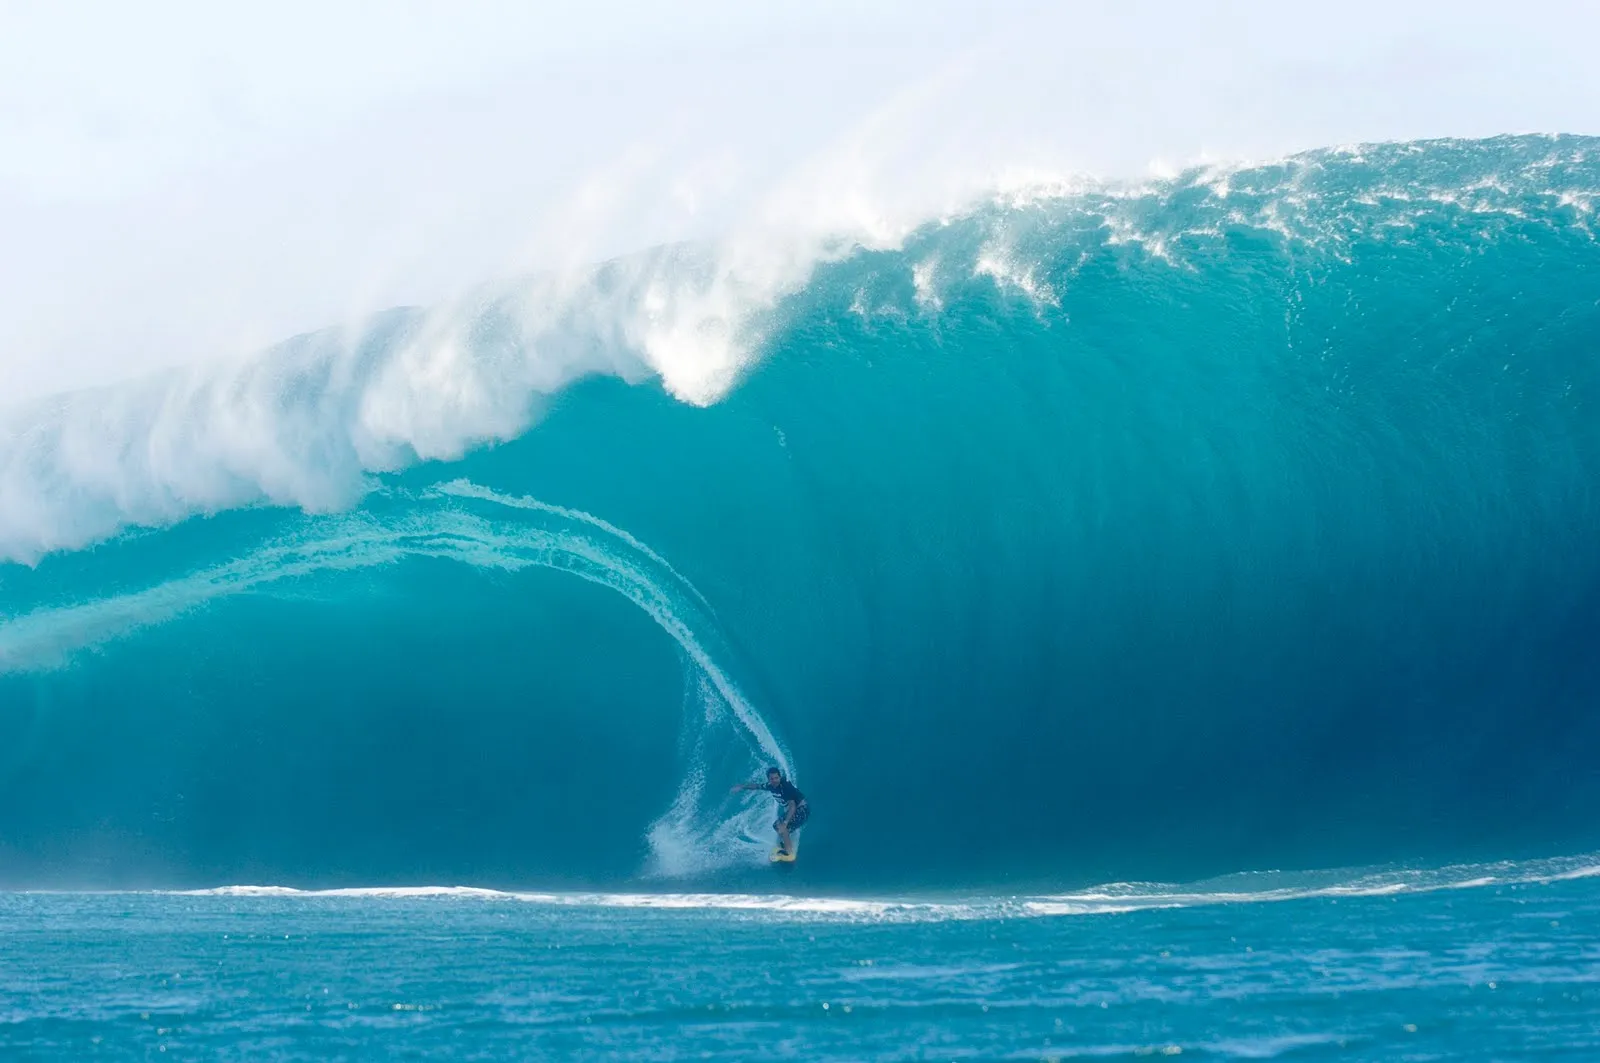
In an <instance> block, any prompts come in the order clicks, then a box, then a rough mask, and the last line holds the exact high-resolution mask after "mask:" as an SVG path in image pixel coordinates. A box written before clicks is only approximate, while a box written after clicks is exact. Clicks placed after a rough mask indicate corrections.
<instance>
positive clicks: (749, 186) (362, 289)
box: [0, 0, 1600, 403]
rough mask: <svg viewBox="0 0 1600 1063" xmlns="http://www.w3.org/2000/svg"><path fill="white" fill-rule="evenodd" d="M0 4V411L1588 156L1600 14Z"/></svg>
mask: <svg viewBox="0 0 1600 1063" xmlns="http://www.w3.org/2000/svg"><path fill="white" fill-rule="evenodd" d="M239 6H240V5H219V4H215V3H172V2H169V3H162V2H145V3H140V4H113V3H110V2H109V0H108V2H106V3H104V4H72V3H26V2H17V0H0V403H5V402H10V401H14V400H17V399H21V398H26V397H31V396H37V395H40V394H44V393H47V392H50V391H53V390H59V389H63V388H68V387H77V386H83V385H86V384H91V383H96V382H102V381H106V380H110V379H116V378H119V377H124V376H127V375H130V374H133V373H138V372H143V371H147V370H149V369H151V368H154V367H157V366H161V365H167V364H173V363H176V362H183V361H191V360H196V359H203V358H207V357H214V356H221V355H231V354H237V353H241V352H246V351H250V350H253V349H256V348H259V347H261V346H263V345H265V344H267V343H270V342H272V341H274V340H278V339H281V338H284V337H285V336H287V335H290V334H292V333H294V332H297V331H303V330H305V329H309V328H315V327H318V326H321V325H325V324H329V323H333V322H336V321H340V320H345V319H348V318H350V317H351V316H352V315H358V314H361V313H364V312H366V311H369V310H371V309H376V308H379V307H382V306H386V305H392V304H395V303H400V302H419V301H428V300H432V299H437V298H440V297H441V296H443V295H446V294H448V293H450V292H451V291H453V290H458V289H460V288H462V287H464V286H468V285H471V284H473V283H475V282H479V281H485V280H489V279H492V278H495V277H499V276H504V275H507V274H514V273H517V272H520V271H523V270H527V269H535V268H545V267H552V266H561V265H564V264H569V263H572V262H575V261H588V260H592V259H595V258H600V257H604V256H607V255H612V254H617V253H621V252H625V251H629V250H634V249H637V248H639V247H642V246H645V245H648V244H650V243H655V242H660V241H662V240H666V239H676V238H682V237H705V236H715V235H717V234H719V233H723V232H726V231H729V230H732V229H737V228H739V227H741V226H750V225H757V224H759V225H766V226H772V225H776V226H794V227H802V228H803V227H822V228H829V227H833V228H840V227H848V226H849V225H852V224H857V223H859V222H860V221H861V219H862V217H863V216H865V215H870V214H872V213H873V212H874V211H879V210H882V211H885V212H896V211H899V212H905V211H913V212H914V211H915V210H917V209H919V208H922V207H928V208H929V209H931V208H932V207H934V206H937V205H938V204H939V203H941V202H944V201H946V200H948V198H949V197H950V196H951V195H953V194H955V193H957V192H959V191H961V190H962V189H967V188H971V187H972V186H973V185H974V184H982V183H987V182H990V181H993V180H995V179H998V178H1000V177H1002V176H1005V175H1007V174H1013V175H1014V174H1017V173H1059V172H1067V171H1074V172H1081V171H1087V172H1091V173H1096V174H1101V175H1107V176H1121V175H1138V174H1140V173H1143V172H1147V171H1148V170H1149V169H1150V167H1151V166H1152V164H1155V165H1158V166H1163V167H1171V166H1174V165H1178V164H1182V163H1185V162H1189V161H1194V160H1196V159H1200V158H1213V159H1217V158H1236V157H1260V156H1265V155H1275V154H1281V153H1283V152H1286V151H1291V150H1296V149H1301V148H1307V147H1315V146H1321V145H1326V144H1330V143H1345V142H1350V141H1355V140H1370V139H1391V138H1409V137H1419V136H1440V135H1461V136H1477V135H1487V134H1492V133H1498V132H1530V131H1538V132H1580V133H1600V64H1597V63H1595V62H1594V61H1593V42H1594V41H1595V40H1600V5H1596V4H1594V3H1592V2H1583V3H1579V2H1565V0H1560V2H1558V0H1524V2H1520V3H1515V4H1507V3H1503V2H1497V3H1493V4H1491V3H1482V2H1476V0H1467V2H1456V3H1410V4H1408V3H1405V2H1401V0H1390V2H1381V3H1380V2H1372V0H1346V2H1341V3H1290V2H1287V0H1278V2H1275V3H1266V2H1261V0H1236V2H1232V3H1229V2H1214V3H1211V4H1195V3H1188V2H1178V0H1172V2H1160V3H1158V2H1154V0H1119V2H1104V3H1099V2H1096V3H1076V4H1074V3H1057V4H1050V5H1043V4H1024V3H1008V2H1005V0H1000V2H992V3H986V4H982V5H979V4H976V3H966V4H953V3H949V2H946V0H920V2H915V3H912V2H905V3H901V2H887V3H832V2H821V0H807V2H804V3H800V2H793V3H764V2H761V0H743V2H726V3H724V2H708V0H687V2H678V3H674V4H645V3H639V2H623V0H588V2H585V3H526V2H524V3H491V2H479V3H471V2H462V3H452V4H444V3H437V4H423V3H384V4H379V3H376V2H372V3H338V2H331V0H327V2H319V3H308V2H301V0H280V2H275V3H273V4H271V5H260V6H259V7H258V8H257V10H256V11H255V12H254V13H249V12H246V13H242V14H241V13H240V12H239V11H238V10H235V9H236V8H238V7H239Z"/></svg>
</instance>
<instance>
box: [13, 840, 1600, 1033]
mask: <svg viewBox="0 0 1600 1063" xmlns="http://www.w3.org/2000/svg"><path fill="white" fill-rule="evenodd" d="M1480 870H1481V869H1480ZM1528 870H1529V869H1527V868H1523V869H1517V868H1508V867H1497V868H1494V869H1491V870H1486V871H1483V873H1482V874H1480V875H1479V879H1480V880H1481V879H1484V878H1493V877H1494V876H1498V878H1495V880H1494V881H1490V882H1487V883H1484V884H1480V885H1476V886H1467V887H1465V888H1460V887H1461V885H1462V882H1463V880H1462V879H1460V878H1459V875H1458V877H1457V879H1456V880H1455V885H1456V887H1457V888H1441V889H1436V890H1433V891H1431V892H1419V890H1421V889H1424V888H1425V887H1426V886H1428V885H1429V884H1430V883H1431V884H1433V885H1440V884H1441V882H1439V881H1435V880H1434V879H1430V878H1429V877H1428V876H1409V877H1407V876H1403V875H1396V876H1391V877H1390V878H1389V879H1386V880H1384V882H1383V883H1379V884H1375V883H1374V882H1372V881H1365V882H1358V883H1357V882H1353V883H1347V884H1346V885H1345V886H1342V887H1340V886H1334V887H1331V888H1329V887H1326V886H1323V887H1321V888H1312V889H1296V888H1293V887H1292V886H1290V884H1289V883H1287V882H1286V881H1284V880H1274V881H1273V882H1272V883H1270V885H1271V886H1272V888H1274V889H1276V890H1278V891H1279V892H1280V894H1282V895H1284V896H1285V897H1286V898H1287V899H1281V900H1278V901H1276V902H1272V901H1267V900H1265V899H1263V898H1265V897H1267V896H1270V895H1272V894H1270V893H1268V892H1267V891H1265V890H1264V889H1263V888H1262V887H1263V885H1266V884H1263V883H1262V882H1259V881H1257V882H1250V883H1235V884H1233V886H1232V889H1233V890H1234V891H1236V892H1234V893H1232V894H1231V895H1232V896H1233V897H1234V898H1236V899H1234V900H1232V901H1229V900H1225V899H1223V897H1222V896H1220V895H1219V893H1218V887H1217V886H1215V885H1213V886H1211V887H1209V889H1210V890H1211V893H1210V895H1209V896H1206V895H1202V896H1198V897H1196V896H1189V897H1175V896H1172V895H1166V896H1152V895H1151V891H1150V890H1148V889H1146V890H1136V889H1126V890H1123V891H1120V895H1119V896H1117V897H1114V898H1110V899H1106V898H1104V897H1103V896H1102V897H1098V898H1096V897H1089V898H1082V897H1080V898H1077V899H1058V900H1056V901H1054V902H1046V901H1042V900H1031V901H1030V900H1028V899H1026V898H1019V897H1009V898H994V897H990V898H979V897H966V898H946V899H945V900H943V901H937V902H935V901H928V900H915V899H912V900H903V901H902V902H900V903H888V904H874V903H869V902H848V901H838V900H835V901H823V900H819V899H811V900H809V901H806V900H796V899H793V898H788V899H785V898H783V897H780V896H771V895H767V896H749V897H739V896H728V895H722V896H717V897H700V898H695V897H685V896H682V895H679V896H675V897H674V896H666V897H662V896H657V897H649V896H641V895H601V896H589V897H581V896H561V895H542V896H538V895H521V896H518V895H512V894H483V893H476V894H474V893H463V892H455V893H449V892H447V893H443V894H436V895H430V896H406V895H404V893H403V892H401V893H397V894H394V895H382V894H377V895H375V894H373V893H357V894H354V895H334V896H313V895H304V894H302V895H286V896H285V895H276V896H275V895H251V893H250V891H236V892H232V893H222V894H215V893H213V894H208V895H202V896H174V895H159V894H37V893H35V894H14V893H13V894H0V943H3V944H0V948H3V950H4V963H3V964H0V1055H4V1057H5V1058H7V1059H29V1060H55V1059H70V1060H82V1059H155V1058H161V1059H196V1060H199V1059H205V1060H246V1059H248V1060H261V1059H273V1060H278V1059H284V1060H287V1059H304V1060H366V1059H418V1058H452V1059H528V1060H536V1059H551V1060H555V1059H561V1060H586V1059H639V1060H688V1059H696V1060H748V1059H796V1060H807V1061H816V1063H820V1061H828V1060H862V1059H875V1060H886V1061H887V1060H930V1061H932V1060H1064V1059H1083V1058H1092V1059H1135V1058H1157V1059H1160V1058H1169V1057H1174V1056H1181V1057H1182V1058H1200V1059H1289V1060H1323V1059H1326V1060H1396V1059H1408V1060H1444V1059H1449V1060H1505V1059H1550V1060H1557V1059H1568V1060H1587V1059H1593V1058H1595V1057H1596V1055H1597V1054H1600V887H1597V882H1600V879H1596V878H1594V877H1585V878H1575V879H1567V880H1561V879H1556V880H1553V881H1552V880H1551V878H1550V876H1551V875H1552V874H1562V873H1565V874H1574V873H1584V872H1585V868H1584V867H1580V866H1578V865H1573V866H1570V867H1566V868H1565V870H1564V871H1562V872H1556V871H1554V868H1553V867H1545V868H1542V869H1536V871H1537V873H1536V874H1535V877H1534V879H1531V880H1530V879H1528V878H1527V877H1526V874H1523V873H1525V872H1527V871H1528ZM1593 872H1594V868H1593V866H1592V863H1591V865H1590V866H1588V867H1587V874H1589V875H1591V876H1592V875H1593ZM1519 874H1521V878H1522V880H1521V881H1518V877H1519ZM1541 874H1542V875H1543V878H1542V879H1541V878H1540V877H1539V876H1540V875H1541ZM1252 888H1253V889H1254V890H1255V893H1254V894H1253V896H1254V898H1255V899H1253V900H1241V899H1237V898H1239V897H1240V896H1241V894H1240V893H1239V892H1237V891H1239V890H1244V891H1245V894H1244V896H1250V895H1251V894H1249V892H1248V891H1249V890H1251V889H1252ZM1384 890H1399V892H1384ZM1145 904H1149V905H1162V906H1161V907H1141V905H1145ZM650 905H671V907H652V906H650ZM1119 908H1122V909H1131V910H1120V911H1119V910H1118V909H1119ZM1095 909H1099V910H1098V911H1094V914H1082V913H1088V912H1091V911H1093V910H1095ZM1047 911H1054V912H1057V913H1058V914H1046V912H1047ZM1073 911H1075V912H1078V913H1080V914H1059V913H1064V912H1073Z"/></svg>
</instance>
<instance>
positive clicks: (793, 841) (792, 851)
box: [772, 833, 800, 864]
mask: <svg viewBox="0 0 1600 1063" xmlns="http://www.w3.org/2000/svg"><path fill="white" fill-rule="evenodd" d="M798 855H800V835H799V833H795V834H791V835H789V851H788V852H784V851H783V848H782V846H776V845H775V846H773V847H772V862H773V863H774V864H792V863H794V858H795V857H796V856H798Z"/></svg>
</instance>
